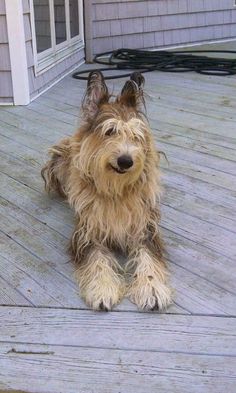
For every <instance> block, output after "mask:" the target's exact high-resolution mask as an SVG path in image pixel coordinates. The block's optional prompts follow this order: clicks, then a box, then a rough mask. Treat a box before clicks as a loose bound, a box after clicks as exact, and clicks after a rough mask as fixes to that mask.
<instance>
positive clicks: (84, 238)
mask: <svg viewBox="0 0 236 393" xmlns="http://www.w3.org/2000/svg"><path fill="white" fill-rule="evenodd" d="M143 84H144V78H143V76H142V75H141V74H140V73H138V72H135V73H133V74H132V75H131V77H130V80H129V81H127V82H126V83H125V85H124V87H123V89H122V91H121V94H120V95H119V96H118V97H116V99H113V100H112V96H111V95H110V94H109V92H108V88H107V86H106V84H105V81H104V78H103V75H102V73H101V72H99V71H96V72H91V73H90V75H89V78H88V86H87V91H86V94H85V98H84V101H83V105H82V115H83V124H82V125H81V127H80V128H79V130H78V131H77V132H76V133H75V134H74V135H73V136H71V137H67V138H65V139H63V140H61V141H60V142H59V143H58V144H57V145H55V146H53V147H52V148H51V149H50V151H49V152H50V155H51V159H50V160H49V161H48V162H47V164H46V166H45V167H44V168H43V169H42V176H43V178H44V180H45V186H46V190H47V191H48V192H50V191H56V192H58V193H59V194H60V195H62V196H63V197H65V198H66V199H67V200H68V202H69V205H70V206H71V207H72V208H73V209H74V211H75V215H76V226H75V230H74V233H73V235H72V238H71V246H70V249H71V251H72V254H73V258H74V260H75V262H76V266H77V270H76V278H77V280H78V283H79V287H80V291H81V296H82V297H83V298H84V300H85V302H86V303H87V304H88V305H89V306H90V307H92V308H93V309H95V310H98V309H101V310H106V311H107V310H110V309H111V308H112V307H113V306H114V305H116V304H117V303H118V302H119V301H120V300H121V299H122V297H123V296H125V295H126V296H128V297H129V298H130V300H131V301H132V302H134V303H135V304H136V305H137V306H138V307H139V308H140V309H146V310H155V309H159V310H161V309H164V308H166V306H168V304H169V303H170V302H171V290H170V288H169V286H168V273H167V268H166V265H165V262H164V260H163V250H162V248H163V247H162V242H161V239H160V233H159V228H158V222H159V220H160V213H159V205H158V204H159V194H160V184H159V169H158V164H159V153H158V152H157V151H156V149H155V147H154V142H153V138H152V134H151V130H150V128H149V125H148V122H147V120H146V117H145V116H144V114H143V113H142V111H141V109H142V106H143V105H144V98H143V90H142V87H143ZM117 250H118V251H120V252H122V253H125V255H126V256H127V259H128V262H127V264H126V267H125V269H124V268H122V267H121V265H120V264H119V263H118V260H117V258H116V253H115V251H117Z"/></svg>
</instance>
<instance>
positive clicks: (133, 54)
mask: <svg viewBox="0 0 236 393" xmlns="http://www.w3.org/2000/svg"><path fill="white" fill-rule="evenodd" d="M195 53H222V54H224V53H225V54H226V53H227V54H231V55H232V54H234V58H228V59H227V58H223V57H207V56H205V55H204V56H200V55H194V54H195ZM94 63H98V64H102V65H105V66H106V67H105V68H99V70H100V71H112V70H116V71H117V70H139V71H140V72H142V73H144V72H151V71H155V70H156V71H163V72H187V71H195V72H197V73H199V74H205V75H218V76H227V75H234V74H236V51H229V50H227V51H217V50H204V51H202V50H193V51H171V52H169V51H159V50H154V51H150V50H138V49H117V50H115V51H111V52H104V53H99V54H97V55H96V56H95V57H94ZM90 71H93V70H90ZM87 73H88V70H87V71H76V72H75V73H74V74H73V75H72V76H73V78H75V79H82V80H87V77H86V76H84V74H87ZM131 73H132V72H129V73H122V74H119V75H106V74H105V75H104V77H105V79H118V78H124V77H129V76H130V75H131Z"/></svg>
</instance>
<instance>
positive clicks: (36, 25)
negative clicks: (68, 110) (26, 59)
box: [31, 0, 83, 73]
mask: <svg viewBox="0 0 236 393" xmlns="http://www.w3.org/2000/svg"><path fill="white" fill-rule="evenodd" d="M31 2H32V3H31V23H32V34H33V45H34V52H35V64H36V72H37V73H39V72H43V71H44V70H46V69H48V68H49V67H51V66H53V65H55V64H56V63H57V62H58V61H60V60H62V59H63V58H64V57H66V56H69V55H70V54H72V53H73V52H75V51H77V50H78V49H79V48H80V47H82V46H83V19H82V14H83V10H82V0H31Z"/></svg>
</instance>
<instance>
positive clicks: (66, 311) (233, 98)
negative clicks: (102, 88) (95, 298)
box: [0, 73, 236, 393]
mask: <svg viewBox="0 0 236 393" xmlns="http://www.w3.org/2000/svg"><path fill="white" fill-rule="evenodd" d="M234 82H235V78H234V77H225V78H217V77H205V76H204V77H203V76H200V75H197V74H191V73H186V74H164V73H163V74H160V73H152V74H147V75H146V90H147V93H148V95H147V109H148V114H149V118H150V124H151V126H152V128H153V131H154V137H155V140H156V143H157V146H158V148H159V149H160V150H162V151H164V152H165V154H166V155H167V158H168V161H169V164H167V162H166V161H165V159H162V160H161V167H162V171H163V184H164V186H165V192H164V194H163V197H162V222H161V226H162V232H163V235H164V239H165V242H166V246H167V252H168V253H167V259H168V261H169V265H170V270H171V282H172V286H173V287H174V289H175V304H173V305H172V306H171V307H170V309H169V310H168V314H160V315H158V314H157V313H153V314H152V313H140V312H137V309H136V307H135V306H134V305H133V304H131V303H130V302H129V301H128V300H127V299H125V300H124V301H123V302H122V303H121V305H119V306H118V307H117V308H116V309H115V311H114V312H113V313H109V314H105V313H94V312H91V311H89V310H88V309H87V307H86V305H85V304H84V303H83V301H82V300H81V299H80V297H79V294H78V287H77V284H76V282H75V280H74V277H73V271H74V266H73V264H72V263H71V262H70V260H69V259H70V258H69V255H68V254H67V251H66V247H67V242H68V239H69V237H70V234H71V232H72V229H73V213H72V212H71V210H70V209H69V207H68V205H67V204H66V203H65V202H64V201H62V200H61V199H60V198H54V197H49V196H47V195H46V194H45V193H44V190H43V182H42V180H41V178H40V169H41V166H42V163H43V162H44V160H45V159H46V150H47V148H48V147H49V146H50V145H52V144H54V143H56V142H57V141H58V140H59V139H61V138H62V137H64V136H66V135H70V134H72V133H73V132H74V130H75V129H76V127H77V124H78V116H79V105H80V102H81V99H82V97H83V94H84V89H85V86H86V83H85V82H81V81H75V80H73V79H72V78H71V77H70V76H68V77H66V78H64V79H63V80H62V81H61V82H60V83H59V84H58V85H56V86H54V87H53V88H52V89H50V90H49V91H48V92H47V93H45V94H44V95H43V96H41V97H40V98H38V99H37V100H36V101H35V102H33V103H31V104H30V105H29V106H28V107H16V108H14V107H4V108H2V109H1V110H0V249H1V255H0V267H1V268H0V392H4V393H5V391H8V390H10V391H13V390H14V391H17V392H18V391H24V392H28V393H33V392H34V393H58V392H62V391H63V393H64V392H65V393H77V392H78V391H79V392H80V393H83V392H84V393H85V392H86V393H87V392H94V393H95V392H96V393H100V392H101V393H110V392H114V393H118V392H120V393H126V392H127V388H128V391H129V392H137V393H144V392H146V390H147V387H148V389H149V390H150V391H151V392H157V391H158V392H159V391H161V392H164V393H165V392H166V393H167V392H168V393H170V391H172V390H173V391H174V392H175V393H189V389H190V390H191V392H194V393H195V392H196V393H199V392H204V393H211V392H213V391H214V392H216V393H222V391H225V392H227V393H234V392H235V381H236V374H235V369H236V349H235V348H236V343H235V328H236V322H235V317H236V267H235V253H236V240H235V239H236V237H235V232H236V225H235V224H236V212H235V206H236V133H235V129H236V127H235V126H236V114H235V113H236V112H235V109H236V89H235V86H234ZM123 83H124V79H123V80H117V81H116V82H115V83H112V82H109V86H111V87H112V88H113V86H114V89H113V90H114V91H116V92H117V91H120V90H121V87H122V85H123ZM62 91H63V94H62ZM189 314H192V315H189ZM29 368H30V375H29V372H28V370H29Z"/></svg>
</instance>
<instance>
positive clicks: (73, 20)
mask: <svg viewBox="0 0 236 393" xmlns="http://www.w3.org/2000/svg"><path fill="white" fill-rule="evenodd" d="M69 4H70V35H71V38H72V37H75V36H76V35H79V9H78V8H79V5H78V0H70V1H69Z"/></svg>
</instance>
